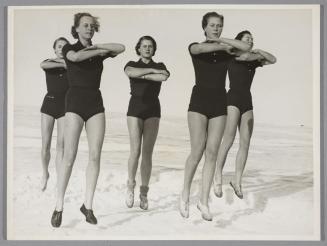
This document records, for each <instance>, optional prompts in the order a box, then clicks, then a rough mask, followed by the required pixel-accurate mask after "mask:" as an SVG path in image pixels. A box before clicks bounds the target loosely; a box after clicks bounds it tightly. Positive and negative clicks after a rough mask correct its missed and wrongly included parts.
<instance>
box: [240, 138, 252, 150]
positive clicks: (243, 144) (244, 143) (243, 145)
mask: <svg viewBox="0 0 327 246" xmlns="http://www.w3.org/2000/svg"><path fill="white" fill-rule="evenodd" d="M249 147H250V137H246V138H240V149H244V150H248V149H249Z"/></svg>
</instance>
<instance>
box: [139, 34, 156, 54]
mask: <svg viewBox="0 0 327 246" xmlns="http://www.w3.org/2000/svg"><path fill="white" fill-rule="evenodd" d="M143 40H150V41H151V42H152V44H153V55H154V54H155V53H156V50H157V43H156V41H155V40H154V38H153V37H151V36H142V37H140V39H139V41H137V44H136V46H135V51H136V54H137V55H140V52H139V48H140V47H141V43H142V41H143Z"/></svg>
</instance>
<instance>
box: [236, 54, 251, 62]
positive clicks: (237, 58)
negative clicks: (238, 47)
mask: <svg viewBox="0 0 327 246" xmlns="http://www.w3.org/2000/svg"><path fill="white" fill-rule="evenodd" d="M248 59H249V53H243V54H241V55H240V56H237V57H235V60H237V61H247V60H248Z"/></svg>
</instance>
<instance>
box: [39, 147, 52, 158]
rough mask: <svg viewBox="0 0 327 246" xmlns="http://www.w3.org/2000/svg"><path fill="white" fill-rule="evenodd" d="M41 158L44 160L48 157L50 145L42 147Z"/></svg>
mask: <svg viewBox="0 0 327 246" xmlns="http://www.w3.org/2000/svg"><path fill="white" fill-rule="evenodd" d="M41 155H42V158H46V157H49V156H50V145H47V146H43V147H42V150H41Z"/></svg>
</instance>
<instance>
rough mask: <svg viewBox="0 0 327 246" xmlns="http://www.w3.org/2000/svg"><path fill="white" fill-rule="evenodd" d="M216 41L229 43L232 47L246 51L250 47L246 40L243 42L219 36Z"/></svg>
mask: <svg viewBox="0 0 327 246" xmlns="http://www.w3.org/2000/svg"><path fill="white" fill-rule="evenodd" d="M218 42H221V43H224V44H228V45H231V46H233V47H234V48H236V49H239V50H242V51H248V50H250V49H251V45H250V44H248V43H246V42H243V41H240V40H237V39H229V38H219V39H218Z"/></svg>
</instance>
